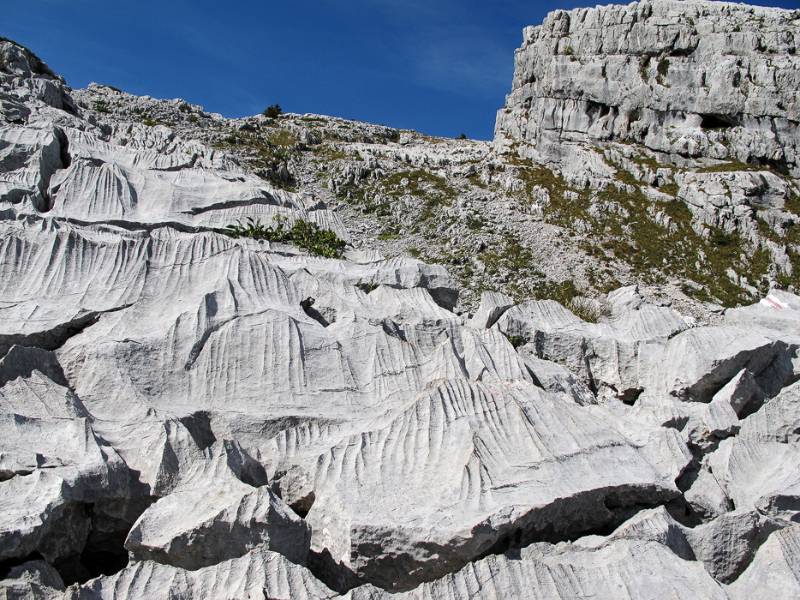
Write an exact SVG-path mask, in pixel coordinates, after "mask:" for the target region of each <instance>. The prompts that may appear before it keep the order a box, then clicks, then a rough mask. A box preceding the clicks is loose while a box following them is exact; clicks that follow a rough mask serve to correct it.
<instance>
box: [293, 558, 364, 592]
mask: <svg viewBox="0 0 800 600" xmlns="http://www.w3.org/2000/svg"><path fill="white" fill-rule="evenodd" d="M306 567H307V568H308V570H309V571H311V574H312V575H314V577H316V578H317V579H319V580H320V581H321V582H322V583H324V584H325V585H327V586H328V587H329V588H331V589H332V590H333V591H335V592H337V593H339V594H346V593H347V592H349V591H350V590H352V589H353V588H356V587H358V586H360V585H361V584H362V583H363V582H362V581H360V580H359V578H358V576H357V575H356V574H355V573H354V572H353V571H352V570H351V569H349V568H348V567H346V566H345V565H343V564H341V563H339V562H336V559H334V558H333V556H331V553H330V551H329V550H328V549H327V548H326V549H324V550H322V551H321V552H315V551H314V550H312V551H311V552H309V554H308V561H307V563H306Z"/></svg>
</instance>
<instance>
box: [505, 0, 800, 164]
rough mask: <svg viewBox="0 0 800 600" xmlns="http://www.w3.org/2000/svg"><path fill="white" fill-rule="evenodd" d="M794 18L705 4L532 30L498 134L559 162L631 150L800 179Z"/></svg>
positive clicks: (566, 18)
mask: <svg viewBox="0 0 800 600" xmlns="http://www.w3.org/2000/svg"><path fill="white" fill-rule="evenodd" d="M796 19H797V14H796V12H793V11H789V10H774V9H764V8H759V7H750V6H738V5H734V4H726V3H718V2H708V1H705V0H690V1H678V0H668V1H663V0H659V1H644V2H639V3H634V4H630V5H627V6H604V7H598V8H584V9H576V10H573V11H555V12H553V13H551V14H550V15H549V16H548V17H547V19H546V20H545V22H544V23H543V24H542V25H541V26H538V27H528V28H526V29H525V33H524V39H523V44H522V47H521V48H520V49H519V50H518V51H517V54H516V61H515V67H516V68H515V74H514V83H513V87H512V91H511V94H510V95H509V96H508V98H507V100H506V105H505V107H504V108H503V109H502V110H501V111H500V112H499V113H498V117H497V126H496V135H498V136H501V137H505V138H508V139H511V140H519V141H526V142H528V143H530V144H532V145H535V146H536V149H537V152H538V153H539V154H541V155H545V156H552V157H558V155H559V150H560V148H559V145H560V144H562V143H564V142H570V141H589V140H621V141H628V142H638V143H642V144H644V145H645V146H647V147H649V148H651V149H653V150H657V151H660V152H664V153H667V154H669V153H679V154H683V155H689V156H693V157H710V158H715V159H729V160H739V161H742V162H747V161H750V160H752V161H763V162H765V163H769V162H773V161H774V162H776V163H779V164H781V165H784V166H786V167H787V168H788V169H790V170H792V171H793V173H794V174H795V176H798V175H800V162H799V158H798V141H799V140H800V138H799V137H798V129H797V125H796V122H795V121H794V116H793V115H796V114H797V112H798V110H799V109H798V106H797V99H796V97H795V96H794V90H795V89H797V82H798V73H800V69H799V68H798V60H800V59H798V57H797V56H796V55H795V52H794V50H795V49H796V48H797V45H798V35H800V34H798V29H797V25H796Z"/></svg>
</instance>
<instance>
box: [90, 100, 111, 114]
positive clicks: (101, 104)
mask: <svg viewBox="0 0 800 600" xmlns="http://www.w3.org/2000/svg"><path fill="white" fill-rule="evenodd" d="M94 111H95V112H99V113H110V112H111V110H110V109H109V108H108V104H107V103H106V101H105V100H97V101H95V103H94Z"/></svg>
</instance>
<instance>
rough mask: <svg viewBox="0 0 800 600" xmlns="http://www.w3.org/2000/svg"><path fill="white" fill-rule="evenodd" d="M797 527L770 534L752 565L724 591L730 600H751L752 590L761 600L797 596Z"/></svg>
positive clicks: (799, 591) (799, 574)
mask: <svg viewBox="0 0 800 600" xmlns="http://www.w3.org/2000/svg"><path fill="white" fill-rule="evenodd" d="M798 550H800V526H798V525H792V526H790V527H787V528H786V529H781V530H780V531H776V532H775V533H773V534H772V535H771V536H770V537H769V539H768V540H767V541H766V542H765V543H764V545H763V546H761V548H759V549H758V552H757V553H756V555H755V558H754V559H753V562H752V563H751V564H750V566H749V567H748V568H747V570H746V571H745V572H744V573H742V575H741V576H740V577H739V578H738V579H737V580H736V581H735V582H733V583H732V584H731V585H730V587H729V588H728V592H729V595H730V597H731V598H733V599H736V600H738V599H739V598H742V599H744V598H752V596H753V593H754V590H758V592H757V593H758V594H759V595H761V596H763V597H764V598H787V599H788V598H793V597H795V596H797V594H800V563H799V562H798V557H799V556H800V552H798Z"/></svg>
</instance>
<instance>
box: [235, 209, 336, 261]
mask: <svg viewBox="0 0 800 600" xmlns="http://www.w3.org/2000/svg"><path fill="white" fill-rule="evenodd" d="M222 233H224V234H225V235H229V236H231V237H233V238H250V239H254V240H265V241H269V242H286V243H290V244H294V245H295V246H298V247H300V248H302V249H304V250H307V251H308V252H310V253H311V254H314V255H315V256H324V257H326V258H339V257H341V256H342V252H344V248H345V246H346V245H347V244H346V242H345V241H344V240H342V239H340V238H339V236H337V235H336V234H335V233H334V232H333V231H329V230H327V229H320V228H319V226H318V225H317V224H316V223H309V222H308V221H302V220H299V221H295V222H294V224H293V225H292V226H291V227H290V228H287V227H285V225H284V223H283V222H282V221H278V223H277V224H276V225H275V226H274V227H273V226H267V225H264V224H262V223H261V221H260V220H253V218H251V217H248V218H247V220H246V221H245V222H244V223H242V222H241V221H240V222H238V223H236V224H234V225H228V226H227V227H225V229H223V230H222Z"/></svg>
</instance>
